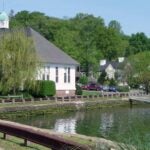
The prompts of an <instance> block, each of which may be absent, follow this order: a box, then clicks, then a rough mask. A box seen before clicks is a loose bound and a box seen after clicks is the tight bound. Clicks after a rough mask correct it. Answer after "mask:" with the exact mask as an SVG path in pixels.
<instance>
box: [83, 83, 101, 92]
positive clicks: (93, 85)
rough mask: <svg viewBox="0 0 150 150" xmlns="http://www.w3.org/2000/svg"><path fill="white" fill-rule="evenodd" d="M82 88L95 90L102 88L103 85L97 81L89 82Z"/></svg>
mask: <svg viewBox="0 0 150 150" xmlns="http://www.w3.org/2000/svg"><path fill="white" fill-rule="evenodd" d="M81 88H82V89H83V90H95V91H99V90H101V86H100V85H98V84H96V83H89V84H87V85H83V86H82V87H81Z"/></svg>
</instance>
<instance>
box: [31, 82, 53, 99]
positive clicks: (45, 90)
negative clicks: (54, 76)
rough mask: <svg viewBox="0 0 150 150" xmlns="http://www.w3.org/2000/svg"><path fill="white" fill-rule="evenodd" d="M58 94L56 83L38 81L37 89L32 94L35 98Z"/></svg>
mask: <svg viewBox="0 0 150 150" xmlns="http://www.w3.org/2000/svg"><path fill="white" fill-rule="evenodd" d="M55 94H56V87H55V82H54V81H47V80H45V81H43V80H38V81H37V89H36V91H34V92H32V95H33V96H36V97H45V96H54V95H55Z"/></svg>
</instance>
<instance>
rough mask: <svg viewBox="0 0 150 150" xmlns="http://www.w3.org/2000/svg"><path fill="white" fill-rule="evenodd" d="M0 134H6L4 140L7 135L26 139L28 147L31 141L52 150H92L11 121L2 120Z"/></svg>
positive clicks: (25, 142) (0, 121)
mask: <svg viewBox="0 0 150 150" xmlns="http://www.w3.org/2000/svg"><path fill="white" fill-rule="evenodd" d="M0 132H1V133H3V134H4V137H3V138H4V139H6V135H7V134H8V135H11V136H15V137H19V138H22V139H24V144H25V145H26V146H27V141H31V142H33V143H37V144H40V145H43V146H45V147H48V148H50V149H52V150H90V148H89V147H87V146H84V145H80V144H78V143H75V142H72V141H69V140H64V139H63V138H60V137H58V136H56V135H50V134H49V133H45V132H42V131H41V130H35V129H33V127H29V126H26V127H25V126H23V125H21V124H16V123H12V122H10V123H9V121H2V120H0Z"/></svg>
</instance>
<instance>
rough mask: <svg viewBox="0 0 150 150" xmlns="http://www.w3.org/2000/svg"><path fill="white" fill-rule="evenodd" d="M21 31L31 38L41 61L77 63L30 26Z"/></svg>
mask: <svg viewBox="0 0 150 150" xmlns="http://www.w3.org/2000/svg"><path fill="white" fill-rule="evenodd" d="M22 31H23V32H25V34H26V35H27V36H28V37H31V38H32V39H33V42H34V45H35V49H36V51H37V55H38V56H39V58H40V60H41V61H42V62H43V63H52V64H60V65H61V64H63V65H64V64H66V65H79V63H78V62H77V61H76V60H74V59H73V58H71V57H70V56H69V55H67V54H66V53H65V52H63V51H62V50H61V49H59V48H58V47H56V46H55V45H54V44H52V43H51V42H50V41H48V40H47V39H46V38H44V37H43V36H42V35H41V34H40V33H38V32H36V31H35V30H33V29H32V28H30V27H28V28H24V29H23V30H22ZM5 32H10V30H6V31H5ZM0 33H1V32H0Z"/></svg>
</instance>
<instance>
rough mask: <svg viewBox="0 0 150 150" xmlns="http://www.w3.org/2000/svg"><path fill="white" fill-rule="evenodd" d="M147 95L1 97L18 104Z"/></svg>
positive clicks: (7, 102) (6, 102)
mask: <svg viewBox="0 0 150 150" xmlns="http://www.w3.org/2000/svg"><path fill="white" fill-rule="evenodd" d="M143 95H146V94H145V93H143V92H139V93H137V92H136V93H128V92H116V93H113V92H104V93H100V94H99V95H88V96H84V95H76V96H65V97H57V96H55V97H44V98H20V97H11V96H9V97H8V98H6V97H5V98H1V99H0V104H16V103H34V102H44V101H54V102H72V101H84V100H96V99H102V98H104V99H111V98H124V97H125V98H129V97H130V96H143Z"/></svg>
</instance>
